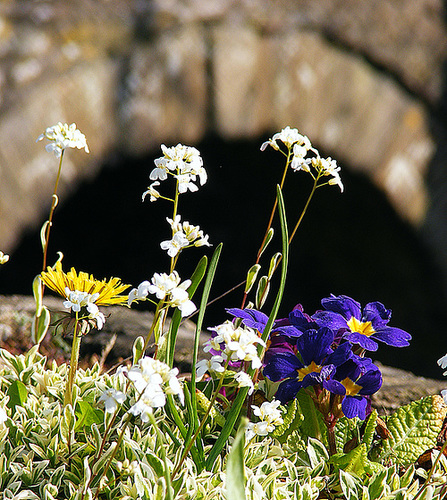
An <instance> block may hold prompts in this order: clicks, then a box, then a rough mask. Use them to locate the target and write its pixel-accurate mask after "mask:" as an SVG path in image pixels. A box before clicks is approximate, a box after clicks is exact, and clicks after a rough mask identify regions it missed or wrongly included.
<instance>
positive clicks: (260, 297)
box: [255, 276, 270, 309]
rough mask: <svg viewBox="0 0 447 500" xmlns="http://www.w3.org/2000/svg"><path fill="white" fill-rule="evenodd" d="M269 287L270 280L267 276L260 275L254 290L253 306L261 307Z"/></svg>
mask: <svg viewBox="0 0 447 500" xmlns="http://www.w3.org/2000/svg"><path fill="white" fill-rule="evenodd" d="M269 289H270V282H269V280H268V278H267V276H261V277H260V279H259V283H258V288H257V290H256V298H255V307H256V309H261V308H262V306H263V305H264V302H265V300H266V299H267V296H268V293H269Z"/></svg>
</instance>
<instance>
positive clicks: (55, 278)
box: [40, 262, 130, 306]
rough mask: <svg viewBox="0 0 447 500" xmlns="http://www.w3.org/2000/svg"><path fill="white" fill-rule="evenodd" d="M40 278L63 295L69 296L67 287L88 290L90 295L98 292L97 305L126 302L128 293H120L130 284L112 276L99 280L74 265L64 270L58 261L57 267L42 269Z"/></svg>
mask: <svg viewBox="0 0 447 500" xmlns="http://www.w3.org/2000/svg"><path fill="white" fill-rule="evenodd" d="M40 278H41V279H42V281H43V283H45V285H46V286H47V287H48V288H50V289H51V290H53V291H54V292H56V293H58V294H59V295H61V296H62V297H64V298H66V297H67V292H66V290H65V289H66V288H68V289H69V290H71V291H73V292H74V291H78V292H86V293H88V294H90V295H93V294H95V293H98V294H99V296H98V298H97V299H96V300H95V304H96V305H97V306H110V305H113V304H126V303H127V295H120V293H122V292H124V291H125V290H126V289H127V288H129V287H130V285H124V284H122V283H121V280H120V279H119V278H110V279H109V280H108V281H107V280H106V279H103V280H102V281H99V280H97V279H95V278H94V277H93V275H91V274H90V275H89V274H88V273H84V272H82V271H81V272H79V273H77V272H76V270H75V268H74V267H72V268H71V270H70V271H68V273H64V271H63V270H62V264H61V263H60V262H58V263H57V264H56V268H55V269H53V268H51V267H48V268H47V271H42V273H41V274H40Z"/></svg>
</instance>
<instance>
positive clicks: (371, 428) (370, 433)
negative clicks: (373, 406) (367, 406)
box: [362, 410, 377, 450]
mask: <svg viewBox="0 0 447 500" xmlns="http://www.w3.org/2000/svg"><path fill="white" fill-rule="evenodd" d="M376 424H377V410H372V411H371V414H370V415H369V417H368V421H367V422H366V426H365V432H364V434H363V439H362V441H363V443H365V445H366V448H367V449H368V450H369V449H370V448H371V446H372V442H373V439H374V433H375V431H376Z"/></svg>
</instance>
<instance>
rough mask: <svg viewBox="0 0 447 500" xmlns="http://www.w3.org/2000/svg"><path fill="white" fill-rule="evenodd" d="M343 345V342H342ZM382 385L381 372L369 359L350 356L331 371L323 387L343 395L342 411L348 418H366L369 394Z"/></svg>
mask: <svg viewBox="0 0 447 500" xmlns="http://www.w3.org/2000/svg"><path fill="white" fill-rule="evenodd" d="M343 345H344V344H343ZM381 386H382V374H381V373H380V370H379V368H378V367H377V366H376V365H375V364H374V363H373V362H372V361H371V360H370V359H369V358H361V357H359V356H355V355H354V356H352V357H351V358H350V359H348V360H347V361H346V362H345V363H343V364H341V365H339V366H338V367H337V368H336V370H335V371H333V372H332V373H331V377H330V379H329V380H324V381H323V387H324V388H325V389H327V390H328V391H329V392H332V393H333V394H339V395H342V396H345V397H344V398H343V401H342V403H341V408H342V410H343V413H344V415H345V416H346V417H348V418H354V417H359V418H360V419H362V420H365V418H366V410H367V406H368V402H369V396H371V394H374V393H375V392H377V391H378V390H379V389H380V387H381Z"/></svg>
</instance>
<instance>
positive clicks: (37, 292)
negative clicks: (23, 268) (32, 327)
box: [33, 274, 43, 316]
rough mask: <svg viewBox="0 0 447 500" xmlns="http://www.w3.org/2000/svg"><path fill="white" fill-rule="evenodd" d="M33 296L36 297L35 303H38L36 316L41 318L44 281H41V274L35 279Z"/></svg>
mask: <svg viewBox="0 0 447 500" xmlns="http://www.w3.org/2000/svg"><path fill="white" fill-rule="evenodd" d="M33 295H34V301H35V302H36V316H40V313H41V312H42V299H43V294H42V281H41V279H40V274H38V275H37V276H36V277H35V278H34V279H33Z"/></svg>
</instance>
